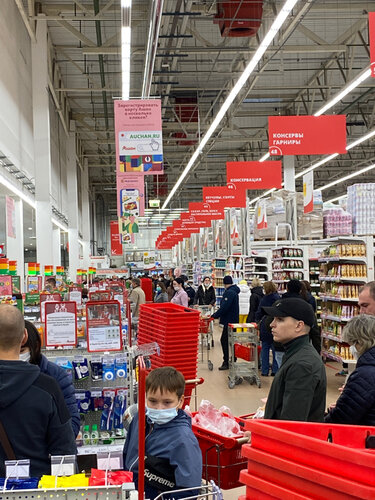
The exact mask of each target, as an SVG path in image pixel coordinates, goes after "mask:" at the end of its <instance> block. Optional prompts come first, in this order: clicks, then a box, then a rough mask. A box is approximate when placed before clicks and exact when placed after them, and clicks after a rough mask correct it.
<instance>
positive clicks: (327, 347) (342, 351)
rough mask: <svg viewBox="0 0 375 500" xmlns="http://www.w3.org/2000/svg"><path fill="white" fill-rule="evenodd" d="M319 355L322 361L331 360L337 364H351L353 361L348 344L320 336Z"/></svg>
mask: <svg viewBox="0 0 375 500" xmlns="http://www.w3.org/2000/svg"><path fill="white" fill-rule="evenodd" d="M321 355H322V357H323V358H324V359H326V358H329V359H333V360H334V361H338V362H339V363H351V362H353V361H354V358H353V355H352V353H351V352H350V347H349V344H345V342H343V341H342V340H341V339H335V338H328V337H327V336H324V335H322V352H321Z"/></svg>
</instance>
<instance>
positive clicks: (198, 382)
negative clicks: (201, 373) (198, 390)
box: [185, 377, 204, 385]
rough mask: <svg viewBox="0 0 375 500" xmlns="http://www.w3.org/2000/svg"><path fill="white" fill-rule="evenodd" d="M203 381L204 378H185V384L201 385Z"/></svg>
mask: <svg viewBox="0 0 375 500" xmlns="http://www.w3.org/2000/svg"><path fill="white" fill-rule="evenodd" d="M203 382H204V378H202V377H201V378H192V379H189V380H185V384H195V385H201V384H203Z"/></svg>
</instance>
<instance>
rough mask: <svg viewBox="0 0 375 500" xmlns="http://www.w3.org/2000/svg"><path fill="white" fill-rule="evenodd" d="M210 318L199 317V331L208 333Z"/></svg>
mask: <svg viewBox="0 0 375 500" xmlns="http://www.w3.org/2000/svg"><path fill="white" fill-rule="evenodd" d="M210 323H211V318H200V320H199V333H208V332H209V329H210Z"/></svg>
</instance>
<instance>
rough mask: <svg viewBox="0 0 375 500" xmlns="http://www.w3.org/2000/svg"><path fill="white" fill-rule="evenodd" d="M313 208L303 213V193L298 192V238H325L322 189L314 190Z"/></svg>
mask: <svg viewBox="0 0 375 500" xmlns="http://www.w3.org/2000/svg"><path fill="white" fill-rule="evenodd" d="M313 201H314V205H313V210H312V211H311V212H309V213H307V214H305V213H303V194H302V193H297V224H298V226H297V234H298V239H301V240H302V239H310V240H311V239H312V240H320V239H322V238H323V199H322V192H321V191H320V190H317V189H316V190H314V196H313Z"/></svg>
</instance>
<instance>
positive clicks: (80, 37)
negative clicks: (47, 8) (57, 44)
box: [57, 20, 96, 47]
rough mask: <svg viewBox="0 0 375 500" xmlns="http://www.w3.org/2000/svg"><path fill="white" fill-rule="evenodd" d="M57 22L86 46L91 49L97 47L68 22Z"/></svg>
mask: <svg viewBox="0 0 375 500" xmlns="http://www.w3.org/2000/svg"><path fill="white" fill-rule="evenodd" d="M57 22H58V23H59V24H60V26H62V27H63V28H65V29H66V30H67V31H69V32H70V33H71V34H72V35H73V36H75V37H76V38H78V40H79V41H80V42H82V43H84V44H85V45H88V46H89V47H96V43H94V42H92V41H91V40H90V39H89V38H87V36H85V35H83V34H82V33H80V32H79V31H78V30H76V29H75V28H74V26H72V25H71V24H69V23H68V22H67V21H62V20H59V21H57Z"/></svg>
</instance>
